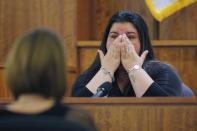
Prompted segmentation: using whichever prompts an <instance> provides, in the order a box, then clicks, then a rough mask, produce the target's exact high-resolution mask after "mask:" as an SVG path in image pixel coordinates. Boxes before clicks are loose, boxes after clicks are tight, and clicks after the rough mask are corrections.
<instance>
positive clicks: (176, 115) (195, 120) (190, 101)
mask: <svg viewBox="0 0 197 131" xmlns="http://www.w3.org/2000/svg"><path fill="white" fill-rule="evenodd" d="M9 102H10V100H8V99H4V100H3V99H2V100H1V101H0V104H1V105H2V104H6V103H9ZM64 103H65V104H66V105H71V106H77V107H79V108H81V109H85V110H88V112H90V114H91V115H92V117H93V118H94V121H95V123H96V126H97V127H98V129H99V131H196V130H197V99H196V98H195V97H193V98H181V97H179V98H178V97H176V98H175V97H168V98H167V97H165V98H164V97H146V98H131V97H129V98H117V97H114V98H74V97H73V98H72V97H65V99H64Z"/></svg>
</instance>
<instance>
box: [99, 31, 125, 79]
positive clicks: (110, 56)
mask: <svg viewBox="0 0 197 131" xmlns="http://www.w3.org/2000/svg"><path fill="white" fill-rule="evenodd" d="M121 39H122V36H121V35H120V36H118V37H117V38H116V39H115V40H114V42H113V43H112V44H111V45H110V47H109V49H108V51H107V53H106V55H104V54H103V52H102V51H101V50H98V53H99V56H100V60H101V66H102V67H104V68H105V69H107V70H108V71H110V73H111V74H112V75H113V74H114V72H115V71H116V69H117V68H118V66H119V65H120V44H121Z"/></svg>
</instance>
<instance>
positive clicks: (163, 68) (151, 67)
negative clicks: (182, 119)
mask: <svg viewBox="0 0 197 131" xmlns="http://www.w3.org/2000/svg"><path fill="white" fill-rule="evenodd" d="M145 70H146V71H147V73H148V74H149V75H150V77H151V78H152V79H153V80H154V82H153V83H152V84H151V86H150V87H149V89H148V90H147V91H146V92H145V94H144V95H143V96H182V88H181V80H180V78H179V76H178V74H177V73H176V71H175V69H173V68H172V67H171V66H170V65H168V64H165V63H161V62H151V63H149V64H148V66H147V67H146V68H145Z"/></svg>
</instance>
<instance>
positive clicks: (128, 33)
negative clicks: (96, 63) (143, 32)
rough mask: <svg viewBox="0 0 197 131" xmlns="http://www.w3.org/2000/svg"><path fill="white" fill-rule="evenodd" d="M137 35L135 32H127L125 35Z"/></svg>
mask: <svg viewBox="0 0 197 131" xmlns="http://www.w3.org/2000/svg"><path fill="white" fill-rule="evenodd" d="M130 34H137V33H136V32H127V33H126V35H130Z"/></svg>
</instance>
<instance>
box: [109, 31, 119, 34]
mask: <svg viewBox="0 0 197 131" xmlns="http://www.w3.org/2000/svg"><path fill="white" fill-rule="evenodd" d="M109 33H110V34H117V35H119V33H118V32H115V31H111V32H109Z"/></svg>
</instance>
